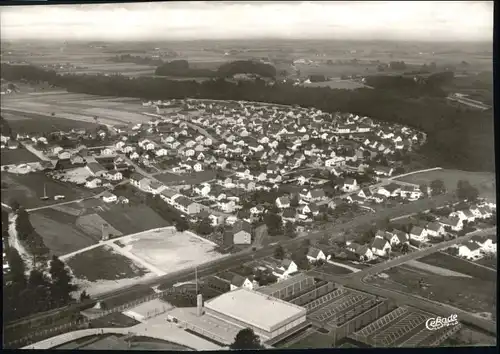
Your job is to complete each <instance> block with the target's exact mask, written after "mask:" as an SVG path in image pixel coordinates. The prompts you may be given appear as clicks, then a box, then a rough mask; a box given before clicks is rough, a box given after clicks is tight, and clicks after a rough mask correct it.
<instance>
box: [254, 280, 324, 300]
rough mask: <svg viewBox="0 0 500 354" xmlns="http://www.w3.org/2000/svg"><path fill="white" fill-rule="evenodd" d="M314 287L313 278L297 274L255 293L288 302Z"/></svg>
mask: <svg viewBox="0 0 500 354" xmlns="http://www.w3.org/2000/svg"><path fill="white" fill-rule="evenodd" d="M314 285H315V280H314V278H313V277H311V276H308V275H306V274H304V273H299V274H297V275H295V276H293V277H291V278H288V279H286V280H283V281H280V282H278V283H275V284H271V285H268V286H264V287H262V288H259V289H258V290H257V291H258V292H260V293H262V294H265V295H269V296H273V297H275V298H278V299H281V300H287V301H288V300H290V299H291V298H293V297H296V296H297V295H299V294H302V293H304V292H305V291H308V290H310V289H312V288H314Z"/></svg>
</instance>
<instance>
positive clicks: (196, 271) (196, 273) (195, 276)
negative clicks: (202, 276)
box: [194, 266, 198, 295]
mask: <svg viewBox="0 0 500 354" xmlns="http://www.w3.org/2000/svg"><path fill="white" fill-rule="evenodd" d="M194 279H195V282H196V295H198V267H197V266H195V267H194Z"/></svg>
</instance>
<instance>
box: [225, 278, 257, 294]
mask: <svg viewBox="0 0 500 354" xmlns="http://www.w3.org/2000/svg"><path fill="white" fill-rule="evenodd" d="M253 285H254V284H253V282H252V281H251V280H250V279H248V278H247V277H242V276H241V275H238V274H236V275H235V276H234V277H233V279H232V280H231V285H230V290H231V291H233V290H236V289H239V288H245V289H248V290H253V289H254V286H253Z"/></svg>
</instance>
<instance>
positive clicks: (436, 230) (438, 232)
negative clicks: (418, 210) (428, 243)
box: [427, 222, 445, 237]
mask: <svg viewBox="0 0 500 354" xmlns="http://www.w3.org/2000/svg"><path fill="white" fill-rule="evenodd" d="M427 234H428V235H429V236H431V237H439V236H442V235H444V234H445V231H444V226H443V224H440V223H438V222H433V223H430V224H429V225H427Z"/></svg>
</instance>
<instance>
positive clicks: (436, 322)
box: [425, 314, 458, 331]
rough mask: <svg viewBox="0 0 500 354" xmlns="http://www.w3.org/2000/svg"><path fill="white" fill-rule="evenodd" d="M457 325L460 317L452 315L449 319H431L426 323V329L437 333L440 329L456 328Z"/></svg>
mask: <svg viewBox="0 0 500 354" xmlns="http://www.w3.org/2000/svg"><path fill="white" fill-rule="evenodd" d="M457 324H458V316H457V315H455V314H453V315H451V316H450V317H448V318H445V317H436V318H429V319H428V320H427V321H425V327H427V329H428V330H430V331H437V330H438V329H441V328H444V327H450V326H455V325H457Z"/></svg>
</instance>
